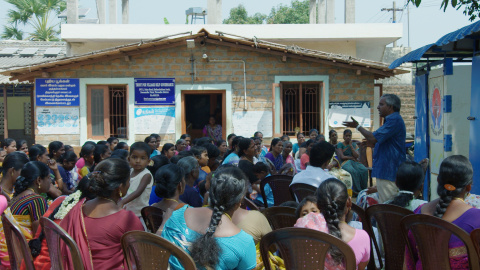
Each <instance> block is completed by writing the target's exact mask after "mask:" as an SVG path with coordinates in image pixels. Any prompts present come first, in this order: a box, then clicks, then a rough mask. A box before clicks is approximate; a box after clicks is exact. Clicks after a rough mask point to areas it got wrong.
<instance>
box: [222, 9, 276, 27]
mask: <svg viewBox="0 0 480 270" xmlns="http://www.w3.org/2000/svg"><path fill="white" fill-rule="evenodd" d="M266 18H267V15H265V14H261V13H255V15H253V16H248V13H247V10H246V9H245V6H243V5H242V4H240V5H238V7H234V8H232V9H231V10H230V17H228V19H225V20H223V23H224V24H262V23H263V22H264V21H265V19H266Z"/></svg>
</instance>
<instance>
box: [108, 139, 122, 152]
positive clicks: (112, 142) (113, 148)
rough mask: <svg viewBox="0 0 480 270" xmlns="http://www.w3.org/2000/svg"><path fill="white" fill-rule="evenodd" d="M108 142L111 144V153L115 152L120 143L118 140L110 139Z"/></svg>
mask: <svg viewBox="0 0 480 270" xmlns="http://www.w3.org/2000/svg"><path fill="white" fill-rule="evenodd" d="M107 142H108V144H109V146H108V147H110V151H112V152H113V151H115V147H116V146H117V144H118V142H119V141H118V139H117V138H116V137H110V138H108V139H107Z"/></svg>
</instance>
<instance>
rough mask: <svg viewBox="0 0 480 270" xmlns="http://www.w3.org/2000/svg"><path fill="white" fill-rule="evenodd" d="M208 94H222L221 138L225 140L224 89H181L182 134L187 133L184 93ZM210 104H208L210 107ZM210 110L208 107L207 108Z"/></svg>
mask: <svg viewBox="0 0 480 270" xmlns="http://www.w3.org/2000/svg"><path fill="white" fill-rule="evenodd" d="M209 94H221V95H222V138H223V139H224V140H226V137H227V134H226V132H227V129H226V125H227V113H226V91H225V90H205V91H195V90H182V100H181V102H182V119H181V122H182V134H185V133H187V127H186V120H187V119H186V116H187V115H186V113H185V95H209ZM211 106H212V104H210V107H211ZM209 110H210V108H209Z"/></svg>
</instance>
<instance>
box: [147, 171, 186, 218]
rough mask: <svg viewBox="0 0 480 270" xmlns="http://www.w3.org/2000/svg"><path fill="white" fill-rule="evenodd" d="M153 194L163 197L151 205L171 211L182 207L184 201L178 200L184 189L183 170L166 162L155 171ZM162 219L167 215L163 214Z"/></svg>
mask: <svg viewBox="0 0 480 270" xmlns="http://www.w3.org/2000/svg"><path fill="white" fill-rule="evenodd" d="M154 179H155V194H156V195H157V196H158V197H160V198H163V199H162V200H161V201H160V202H157V203H154V204H152V206H155V207H158V208H160V209H162V210H163V211H164V212H165V213H171V212H173V211H175V210H178V209H180V208H182V207H183V206H184V205H185V203H183V202H182V201H180V195H182V194H183V192H184V190H185V171H184V170H183V168H182V167H180V166H179V165H177V164H167V165H165V166H163V167H161V168H160V169H158V171H157V172H156V173H155V176H154ZM164 219H168V217H165V216H164Z"/></svg>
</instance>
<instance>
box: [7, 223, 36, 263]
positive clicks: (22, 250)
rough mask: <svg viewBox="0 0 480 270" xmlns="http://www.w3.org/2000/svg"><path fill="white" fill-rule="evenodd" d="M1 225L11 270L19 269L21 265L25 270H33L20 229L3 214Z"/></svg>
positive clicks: (30, 257) (28, 251)
mask: <svg viewBox="0 0 480 270" xmlns="http://www.w3.org/2000/svg"><path fill="white" fill-rule="evenodd" d="M2 224H3V231H4V233H5V241H6V242H7V249H8V256H9V257H10V267H11V268H12V270H17V269H20V267H21V266H22V265H24V266H25V269H27V270H35V267H34V266H33V259H32V253H31V251H30V248H29V247H28V244H27V240H26V239H25V236H23V234H22V232H21V231H20V229H19V228H18V227H17V226H16V225H14V223H13V221H12V220H11V219H10V218H9V217H7V216H5V214H2Z"/></svg>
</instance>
